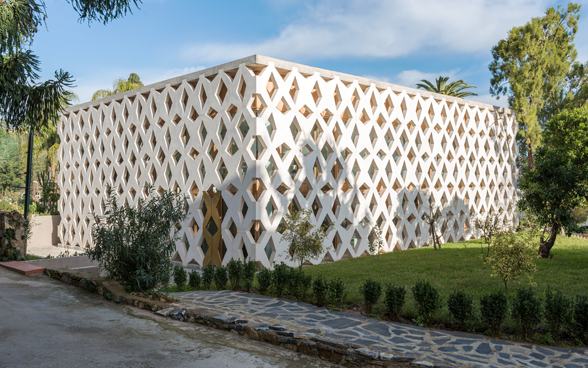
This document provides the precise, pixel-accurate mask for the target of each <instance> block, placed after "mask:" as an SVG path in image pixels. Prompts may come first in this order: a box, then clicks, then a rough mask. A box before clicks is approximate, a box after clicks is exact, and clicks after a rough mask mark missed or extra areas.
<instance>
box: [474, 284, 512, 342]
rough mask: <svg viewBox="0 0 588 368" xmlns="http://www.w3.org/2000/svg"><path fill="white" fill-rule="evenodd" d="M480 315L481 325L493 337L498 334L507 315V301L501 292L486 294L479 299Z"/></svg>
mask: <svg viewBox="0 0 588 368" xmlns="http://www.w3.org/2000/svg"><path fill="white" fill-rule="evenodd" d="M480 313H481V315H482V323H484V326H486V327H487V328H488V329H490V330H491V331H492V334H493V335H494V336H497V335H498V333H499V332H500V326H501V325H502V323H504V320H505V319H506V315H507V314H508V300H507V299H506V295H505V294H504V292H503V291H501V290H500V291H496V292H494V293H490V294H486V295H484V296H482V297H481V298H480Z"/></svg>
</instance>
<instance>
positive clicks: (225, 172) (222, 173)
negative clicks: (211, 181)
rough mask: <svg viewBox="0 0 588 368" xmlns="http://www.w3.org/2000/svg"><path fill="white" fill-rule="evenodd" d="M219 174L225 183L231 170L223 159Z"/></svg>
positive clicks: (218, 169) (218, 170)
mask: <svg viewBox="0 0 588 368" xmlns="http://www.w3.org/2000/svg"><path fill="white" fill-rule="evenodd" d="M217 172H218V174H219V175H220V177H221V180H222V181H224V180H225V179H226V177H227V175H229V170H228V169H227V166H226V165H225V162H224V161H223V159H222V158H221V160H220V163H219V165H218V168H217Z"/></svg>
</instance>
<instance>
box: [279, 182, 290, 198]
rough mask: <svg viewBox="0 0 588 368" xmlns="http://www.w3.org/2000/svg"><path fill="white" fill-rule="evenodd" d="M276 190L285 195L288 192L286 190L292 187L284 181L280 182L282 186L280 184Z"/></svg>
mask: <svg viewBox="0 0 588 368" xmlns="http://www.w3.org/2000/svg"><path fill="white" fill-rule="evenodd" d="M276 190H277V191H278V193H280V194H281V195H284V194H286V192H288V191H289V190H290V187H289V186H287V185H286V184H284V183H282V184H280V186H278V188H277V189H276Z"/></svg>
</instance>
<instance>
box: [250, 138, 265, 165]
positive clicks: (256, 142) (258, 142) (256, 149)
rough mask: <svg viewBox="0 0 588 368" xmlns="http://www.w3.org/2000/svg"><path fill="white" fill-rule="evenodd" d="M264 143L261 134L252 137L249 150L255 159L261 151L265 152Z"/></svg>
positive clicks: (261, 153)
mask: <svg viewBox="0 0 588 368" xmlns="http://www.w3.org/2000/svg"><path fill="white" fill-rule="evenodd" d="M265 149H266V145H265V143H264V142H263V139H261V136H259V135H256V136H253V137H252V142H251V145H250V146H249V151H250V152H251V154H252V155H253V157H254V158H255V159H256V160H259V159H260V158H261V156H263V153H264V152H265Z"/></svg>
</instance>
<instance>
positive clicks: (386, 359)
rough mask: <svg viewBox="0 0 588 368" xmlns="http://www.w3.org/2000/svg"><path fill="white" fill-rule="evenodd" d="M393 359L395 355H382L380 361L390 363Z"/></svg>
mask: <svg viewBox="0 0 588 368" xmlns="http://www.w3.org/2000/svg"><path fill="white" fill-rule="evenodd" d="M393 358H394V355H392V354H389V353H380V360H383V361H389V360H392V359H393Z"/></svg>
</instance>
